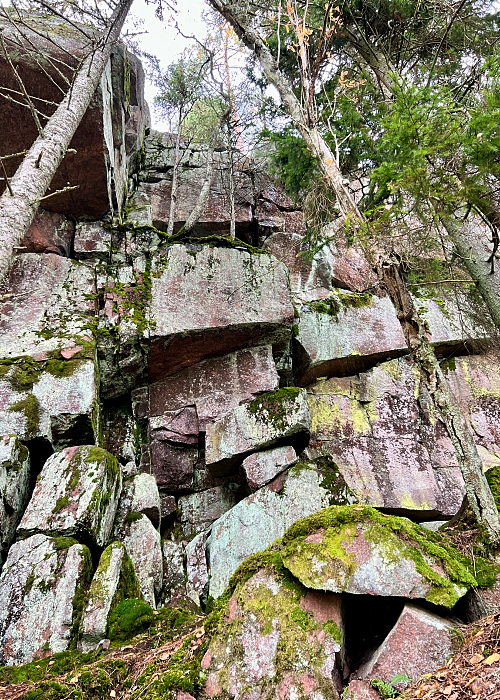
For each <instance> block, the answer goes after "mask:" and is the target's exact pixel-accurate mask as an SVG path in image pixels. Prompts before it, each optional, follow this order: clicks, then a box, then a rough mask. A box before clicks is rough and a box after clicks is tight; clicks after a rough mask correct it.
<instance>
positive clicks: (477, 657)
mask: <svg viewBox="0 0 500 700" xmlns="http://www.w3.org/2000/svg"><path fill="white" fill-rule="evenodd" d="M483 658H484V657H483V656H481V654H474V656H473V657H472V658H471V660H470V661H469V663H471V664H472V665H473V666H475V665H476V664H480V663H481V661H482V660H483Z"/></svg>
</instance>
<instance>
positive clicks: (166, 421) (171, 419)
mask: <svg viewBox="0 0 500 700" xmlns="http://www.w3.org/2000/svg"><path fill="white" fill-rule="evenodd" d="M149 430H150V433H151V434H152V435H154V436H155V439H157V440H168V441H169V442H173V443H179V444H181V445H197V444H198V433H199V432H200V431H199V424H198V416H197V414H196V408H195V406H186V407H185V408H180V409H178V410H177V411H168V412H165V413H163V414H162V415H160V416H152V417H151V418H150V419H149Z"/></svg>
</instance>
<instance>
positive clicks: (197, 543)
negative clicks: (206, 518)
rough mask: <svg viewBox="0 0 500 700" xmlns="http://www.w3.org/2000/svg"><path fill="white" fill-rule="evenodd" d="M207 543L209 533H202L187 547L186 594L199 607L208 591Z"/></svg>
mask: <svg viewBox="0 0 500 700" xmlns="http://www.w3.org/2000/svg"><path fill="white" fill-rule="evenodd" d="M206 543H207V533H206V532H200V534H199V535H196V537H194V538H193V539H192V540H191V542H189V544H188V545H187V546H186V577H187V581H186V594H187V596H188V597H189V598H191V600H192V601H193V603H195V605H198V606H199V605H200V602H201V599H202V597H204V596H205V594H206V593H207V589H208V579H209V575H208V566H207V556H206V553H205V548H206Z"/></svg>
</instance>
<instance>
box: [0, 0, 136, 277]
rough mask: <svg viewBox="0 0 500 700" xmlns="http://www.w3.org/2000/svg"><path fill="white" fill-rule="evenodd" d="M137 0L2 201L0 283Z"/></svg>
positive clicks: (84, 69)
mask: <svg viewBox="0 0 500 700" xmlns="http://www.w3.org/2000/svg"><path fill="white" fill-rule="evenodd" d="M132 2H133V0H120V2H119V4H118V6H117V7H116V10H115V11H114V13H113V15H112V17H111V18H110V21H109V28H108V29H107V30H106V31H105V32H104V34H103V41H104V43H103V45H102V46H99V47H98V48H97V49H96V50H95V51H94V52H93V53H92V54H91V55H90V56H88V57H87V58H86V59H85V61H84V62H83V63H82V65H81V67H80V70H79V71H78V73H77V75H76V77H75V80H74V83H73V86H72V87H71V88H70V90H69V92H68V93H67V94H66V96H65V97H64V99H63V100H62V102H61V103H60V104H59V106H58V108H57V109H56V111H55V112H54V114H53V115H52V117H51V118H50V119H49V121H48V122H47V124H46V125H45V126H44V129H43V134H44V135H43V137H41V136H39V137H38V138H37V139H36V141H34V143H33V145H32V146H31V148H30V149H29V151H28V153H27V154H26V156H25V157H24V159H23V161H22V163H21V164H20V166H19V168H18V169H17V171H16V173H15V175H14V176H13V177H12V179H11V180H10V190H11V191H12V194H10V192H9V188H6V189H5V191H4V193H3V194H2V196H1V197H0V281H1V280H2V279H3V278H4V277H5V276H6V275H7V273H8V271H9V268H10V265H11V264H12V260H13V254H14V247H15V246H17V245H18V244H19V243H20V241H21V240H22V238H23V236H24V235H25V233H26V231H27V230H28V228H29V226H30V224H31V222H32V221H33V218H34V216H35V213H36V211H37V209H38V206H39V204H40V200H41V199H42V197H43V196H44V194H45V192H46V191H47V189H48V188H49V186H50V183H51V182H52V178H53V177H54V175H55V173H56V171H57V168H58V167H59V165H60V163H61V161H62V160H63V158H64V156H65V155H66V151H67V150H68V148H69V146H70V143H71V140H72V138H73V135H74V133H75V131H76V129H77V128H78V125H79V124H80V122H81V120H82V118H83V116H84V114H85V112H86V111H87V108H88V106H89V104H90V101H91V99H92V97H93V95H94V93H95V91H96V89H97V86H98V84H99V81H100V79H101V76H102V73H103V71H104V68H105V67H106V64H107V62H108V60H109V57H110V55H111V50H112V47H113V45H114V44H115V43H116V42H117V41H118V38H119V36H120V32H121V30H122V27H123V23H124V21H125V19H126V17H127V14H128V11H129V9H130V7H131V5H132Z"/></svg>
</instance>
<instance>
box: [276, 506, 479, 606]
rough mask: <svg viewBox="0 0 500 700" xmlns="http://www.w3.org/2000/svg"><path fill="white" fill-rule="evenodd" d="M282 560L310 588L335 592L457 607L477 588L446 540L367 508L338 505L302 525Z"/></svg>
mask: <svg viewBox="0 0 500 700" xmlns="http://www.w3.org/2000/svg"><path fill="white" fill-rule="evenodd" d="M280 555H281V560H282V562H283V565H284V566H285V567H286V569H288V570H289V571H290V572H291V573H292V574H293V575H294V576H295V577H296V578H297V579H298V580H299V581H300V582H301V583H302V584H303V585H304V586H306V587H307V588H312V589H316V590H323V591H331V592H334V593H340V592H346V593H354V594H368V595H378V596H401V597H405V598H423V599H426V600H429V601H430V602H433V603H436V604H438V605H445V606H446V607H449V608H451V607H452V606H453V605H454V604H455V603H456V602H457V600H458V599H459V598H460V597H461V596H463V595H464V594H465V593H466V592H467V590H468V589H469V588H470V587H471V586H474V585H477V583H476V580H475V578H474V577H473V575H472V574H471V573H470V571H469V569H468V568H467V564H466V563H465V560H464V559H463V558H462V557H461V556H460V554H459V553H458V552H457V551H456V550H454V549H453V548H452V547H449V546H446V545H445V544H444V541H443V538H441V536H440V535H436V533H430V532H427V531H425V530H424V529H423V528H420V527H419V526H418V525H415V524H414V523H412V522H410V521H408V520H406V519H405V518H398V517H392V516H385V515H383V514H381V513H379V512H378V511H376V510H374V509H372V508H368V507H363V506H347V507H335V506H334V507H332V508H328V509H326V510H324V511H321V512H320V513H317V514H315V515H314V516H312V517H311V518H307V519H305V520H303V521H299V522H297V523H296V524H295V525H293V526H292V527H291V528H290V529H289V530H288V532H287V533H286V534H285V536H284V538H283V540H282V545H281V551H280Z"/></svg>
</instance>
